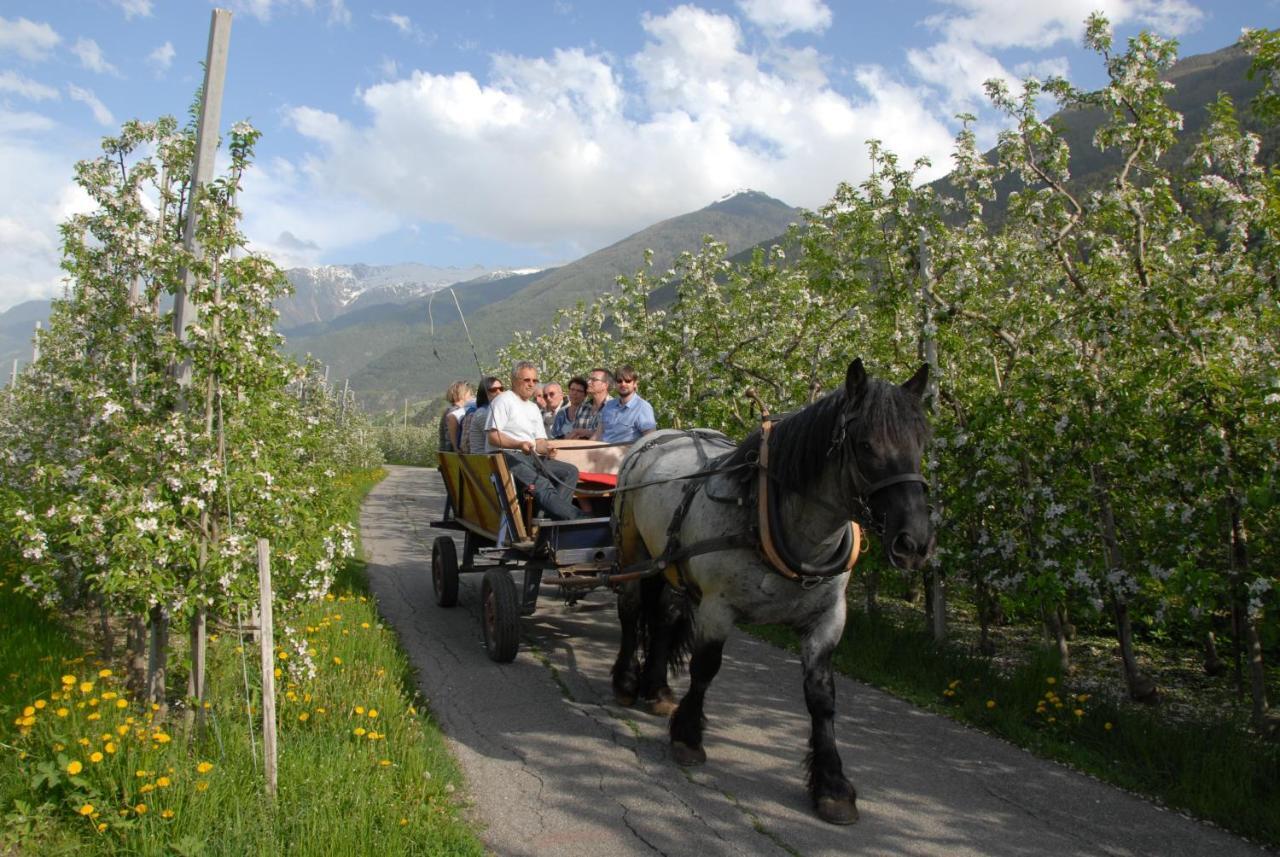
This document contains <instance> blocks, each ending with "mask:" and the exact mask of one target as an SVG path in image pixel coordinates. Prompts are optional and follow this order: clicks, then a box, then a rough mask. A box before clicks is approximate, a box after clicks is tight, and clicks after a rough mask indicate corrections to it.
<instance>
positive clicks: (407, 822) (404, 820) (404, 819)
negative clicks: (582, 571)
mask: <svg viewBox="0 0 1280 857" xmlns="http://www.w3.org/2000/svg"><path fill="white" fill-rule="evenodd" d="M408 824H409V819H407V818H402V819H400V826H401V827H405V826H406V825H408Z"/></svg>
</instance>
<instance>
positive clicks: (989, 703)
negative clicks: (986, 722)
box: [987, 699, 996, 708]
mask: <svg viewBox="0 0 1280 857" xmlns="http://www.w3.org/2000/svg"><path fill="white" fill-rule="evenodd" d="M995 707H996V701H995V700H994V699H988V700H987V708H995Z"/></svg>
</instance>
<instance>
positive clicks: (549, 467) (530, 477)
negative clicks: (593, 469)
mask: <svg viewBox="0 0 1280 857" xmlns="http://www.w3.org/2000/svg"><path fill="white" fill-rule="evenodd" d="M502 454H503V455H504V456H506V459H507V471H508V472H509V473H510V474H511V478H512V479H514V480H515V483H516V487H517V488H519V489H520V490H521V491H523V490H524V488H525V486H527V485H532V486H533V499H534V500H536V501H537V503H538V508H539V509H541V510H542V514H544V515H546V516H547V517H548V518H553V519H555V520H557V521H572V520H573V519H574V518H581V517H582V511H581V510H580V509H579V508H578V507H577V506H575V505H573V491H574V488H576V487H577V485H578V468H576V467H574V466H573V465H572V464H569V463H568V462H565V461H556V460H555V459H554V458H544V459H542V461H541V462H540V464H541V467H542V470H539V467H538V464H535V463H534V456H532V455H527V454H526V453H523V452H512V451H511V450H509V449H508V450H503V452H502ZM543 470H545V471H546V472H547V473H550V474H551V475H552V476H554V477H555V478H556V481H552V480H550V479H548V478H547V477H546V475H545V474H544V473H543Z"/></svg>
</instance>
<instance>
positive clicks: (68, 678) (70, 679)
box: [62, 675, 76, 687]
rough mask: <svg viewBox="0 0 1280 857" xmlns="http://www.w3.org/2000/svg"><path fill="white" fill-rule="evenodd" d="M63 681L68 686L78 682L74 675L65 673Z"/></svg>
mask: <svg viewBox="0 0 1280 857" xmlns="http://www.w3.org/2000/svg"><path fill="white" fill-rule="evenodd" d="M62 683H63V684H64V685H66V686H67V687H70V686H71V685H73V684H75V683H76V677H75V676H73V675H64V676H63V677H62Z"/></svg>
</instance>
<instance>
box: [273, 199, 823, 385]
mask: <svg viewBox="0 0 1280 857" xmlns="http://www.w3.org/2000/svg"><path fill="white" fill-rule="evenodd" d="M799 216H800V211H799V209H796V208H793V207H792V206H790V205H787V204H786V203H784V202H781V201H779V200H776V199H774V198H772V197H770V196H767V195H765V194H763V193H760V192H758V191H743V192H740V193H736V194H733V195H731V196H729V197H727V198H724V199H721V200H719V201H717V202H714V203H712V204H711V205H708V206H707V207H705V208H702V209H699V210H697V211H694V212H690V213H688V214H682V215H679V216H677V217H672V218H670V219H668V220H664V221H661V222H660V223H656V224H654V225H653V226H650V227H648V228H646V229H643V230H641V231H640V232H637V233H635V234H634V235H630V236H628V237H627V238H624V239H622V240H621V241H618V242H617V243H615V244H612V245H610V246H608V247H605V248H603V249H601V250H597V251H596V252H594V253H591V254H589V255H587V256H584V257H583V258H581V259H579V260H577V261H576V262H573V263H571V264H568V265H564V266H562V267H560V268H555V269H553V270H549V271H543V272H539V273H538V274H535V275H531V276H529V278H528V279H527V280H526V281H525V282H523V283H520V282H510V283H508V281H507V280H499V281H497V283H495V285H499V284H507V285H506V286H505V288H504V289H500V290H495V291H494V292H492V293H489V294H487V295H485V297H492V298H493V300H490V301H488V302H484V303H482V304H480V305H479V306H477V307H476V308H475V309H474V311H473V310H472V309H471V308H469V307H468V306H467V304H465V303H464V304H463V314H464V316H465V318H466V322H467V327H468V328H469V329H470V333H471V339H472V340H473V341H474V343H475V348H476V351H477V352H478V355H479V359H480V361H481V362H482V363H485V364H486V365H487V364H488V363H489V362H491V360H492V357H493V354H494V353H495V352H496V350H497V349H498V348H499V347H501V346H502V345H504V344H506V343H507V341H509V340H510V338H511V335H512V334H513V333H514V332H515V331H517V330H538V329H540V328H542V327H544V326H546V325H547V324H549V323H550V322H551V321H552V320H553V319H554V317H555V313H556V310H558V309H560V308H562V307H570V306H573V305H574V304H575V303H577V302H578V301H590V300H592V299H594V298H595V297H596V296H597V295H598V294H600V293H601V292H604V291H607V290H609V289H611V288H613V286H614V282H615V280H616V278H617V277H618V276H619V275H631V274H634V273H635V272H636V271H637V270H639V269H640V267H641V266H642V265H643V264H644V254H645V251H646V250H652V251H653V269H654V270H655V271H658V272H661V271H665V270H666V269H667V268H669V267H671V264H672V263H673V262H674V261H675V259H676V257H677V256H679V255H680V254H681V253H683V252H685V251H694V252H696V251H697V250H698V249H699V248H700V247H701V245H702V239H703V237H704V236H707V235H713V236H715V238H716V239H717V240H719V241H723V242H724V243H726V244H727V245H728V247H729V252H730V253H736V252H738V251H740V250H743V249H746V248H748V247H751V246H753V245H755V244H758V243H760V242H762V241H766V240H768V239H769V238H772V237H776V236H778V235H780V234H781V233H783V232H785V231H786V229H787V227H788V226H789V225H790V224H791V223H793V222H795V221H796V220H798V219H799ZM516 286H519V288H518V289H516V290H513V291H510V292H509V293H508V294H506V295H502V294H501V293H500V292H501V291H503V290H506V289H514V287H516ZM473 288H474V287H473V286H470V285H468V286H466V287H465V288H459V289H458V290H457V294H458V295H459V300H462V297H463V296H464V295H469V294H472V289H473ZM475 295H476V297H480V296H481V294H480V293H479V292H476V293H475ZM403 310H404V313H403V316H402V319H403V322H402V325H401V326H399V327H398V328H397V329H396V330H395V331H394V335H395V336H396V337H397V339H399V340H400V342H401V344H399V345H398V346H397V347H395V348H391V349H387V350H386V351H385V352H384V353H383V354H382V355H381V356H378V357H376V358H374V359H372V360H371V361H370V362H369V363H368V365H367V366H365V367H364V368H363V369H362V370H360V371H358V372H356V373H355V374H354V375H352V376H351V384H352V387H353V388H355V389H356V390H358V391H359V395H360V401H361V402H362V403H363V404H364V405H365V406H366V407H369V408H373V409H376V408H381V407H390V406H393V405H394V403H396V402H398V401H400V400H401V399H402V398H404V397H410V398H414V399H420V398H423V397H427V396H432V395H436V394H438V393H439V392H441V391H443V390H444V388H445V387H447V386H448V385H449V383H450V382H451V381H454V380H457V379H459V378H468V379H470V378H472V377H473V376H476V375H478V374H479V372H478V370H477V368H476V360H475V358H474V357H473V356H472V351H471V345H470V344H469V343H468V341H467V336H466V330H464V328H463V326H462V325H461V324H460V323H459V319H458V314H457V310H456V309H455V308H454V307H453V305H452V301H451V300H450V301H448V302H447V303H446V304H445V305H444V306H442V301H441V300H436V301H435V302H434V306H433V310H434V318H435V334H434V336H432V335H431V334H430V326H429V324H428V322H427V313H426V308H425V302H424V301H415V302H413V303H410V304H406V305H405V306H404V307H403ZM410 314H412V315H413V316H414V318H413V319H412V320H409V319H408V318H407V317H408V316H409V315H410ZM389 327H390V326H389V325H387V324H385V323H384V324H380V325H379V324H375V325H371V326H369V327H367V328H365V327H364V326H363V325H360V326H357V327H353V328H351V329H350V330H349V331H348V332H347V334H346V337H347V339H346V342H347V343H351V342H353V341H357V342H364V343H366V344H367V343H369V342H371V341H374V340H372V339H371V338H372V337H380V336H384V335H388V334H389V333H390V331H389ZM358 328H359V329H358ZM312 344H313V346H314V347H313V349H312V350H313V351H314V353H315V354H316V355H317V356H319V357H320V358H321V359H327V358H326V357H325V355H326V353H332V352H330V351H329V350H328V343H327V342H323V341H321V340H314V341H313V343H312ZM380 345H381V343H380ZM291 347H296V344H295V345H293V346H291ZM369 350H371V349H369ZM330 377H333V376H332V375H331V376H330Z"/></svg>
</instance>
